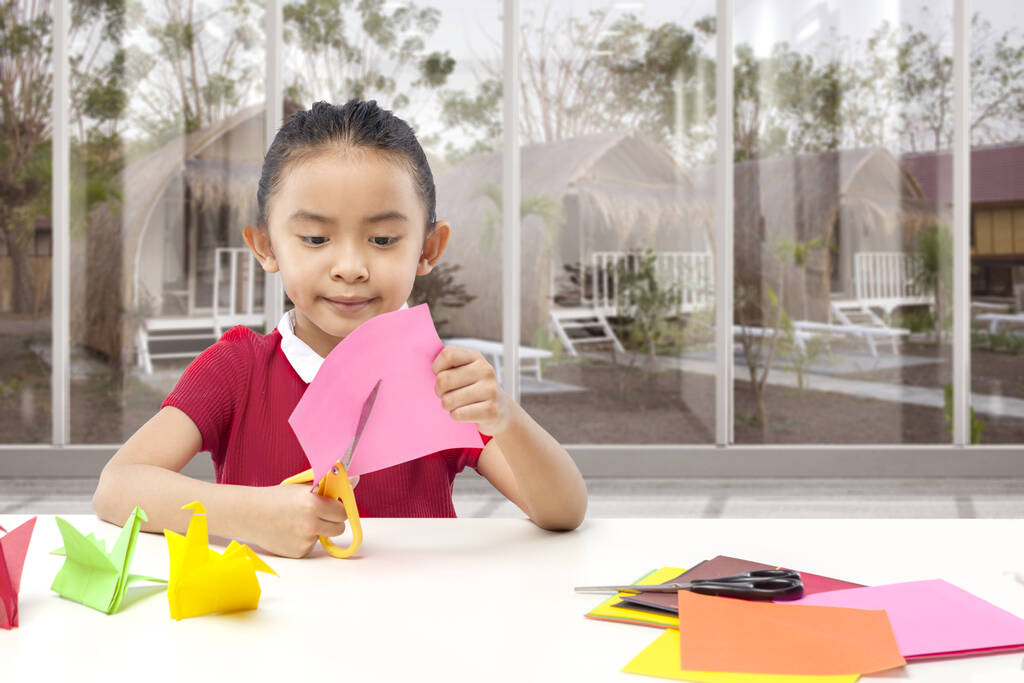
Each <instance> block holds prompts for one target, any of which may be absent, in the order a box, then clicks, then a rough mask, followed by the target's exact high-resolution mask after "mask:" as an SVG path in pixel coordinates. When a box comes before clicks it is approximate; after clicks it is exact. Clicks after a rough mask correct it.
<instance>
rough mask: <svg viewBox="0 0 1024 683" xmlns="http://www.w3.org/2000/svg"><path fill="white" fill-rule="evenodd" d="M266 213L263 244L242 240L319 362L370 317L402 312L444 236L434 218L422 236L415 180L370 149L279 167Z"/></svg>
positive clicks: (254, 235) (253, 234)
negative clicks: (274, 282)
mask: <svg viewBox="0 0 1024 683" xmlns="http://www.w3.org/2000/svg"><path fill="white" fill-rule="evenodd" d="M269 209H270V211H269V214H268V216H267V222H268V232H269V240H266V234H265V233H263V232H261V231H258V230H254V229H253V228H251V227H250V228H246V241H247V242H249V245H250V247H251V248H252V250H253V252H254V253H255V254H256V257H257V258H258V259H259V260H260V263H261V265H262V266H263V267H264V269H266V270H267V271H268V272H275V271H277V270H280V272H281V279H282V281H283V284H284V290H285V292H287V293H288V297H289V298H290V299H291V300H292V302H293V303H294V304H295V334H296V336H298V337H299V339H302V340H303V341H305V342H306V343H307V344H309V345H310V347H311V348H312V349H313V350H314V351H316V352H317V353H319V354H320V355H321V356H326V355H327V354H328V353H330V351H331V349H333V348H334V347H335V346H336V345H337V344H338V342H339V341H341V339H343V338H344V337H345V336H346V335H348V334H349V333H350V332H351V331H352V330H354V329H355V328H356V327H358V326H359V325H360V324H362V323H364V322H366V321H367V320H369V319H370V318H372V317H373V316H375V315H379V314H381V313H388V312H391V311H395V310H398V309H399V308H401V306H402V304H403V303H405V300H406V299H408V298H409V294H410V292H411V291H412V286H413V281H414V280H415V278H416V275H425V274H427V273H429V272H430V270H431V268H432V267H433V266H434V264H436V263H437V261H438V259H439V258H440V256H441V253H442V252H443V251H444V248H445V246H446V245H447V243H448V237H449V234H450V228H449V226H448V224H447V223H444V222H443V221H439V222H438V223H437V224H436V225H435V227H434V230H432V231H431V233H430V235H428V236H427V238H426V240H424V232H425V223H426V217H425V211H424V208H423V203H422V202H421V201H420V198H419V196H418V195H417V194H416V188H415V185H414V183H413V177H412V174H411V173H410V172H409V170H408V169H406V168H405V167H404V166H403V165H401V164H400V163H399V162H397V161H394V160H391V159H388V158H386V157H382V156H381V155H379V154H376V153H374V152H372V151H370V150H360V149H356V150H353V149H334V150H328V151H325V152H323V153H321V154H317V155H315V156H313V157H311V158H309V159H306V160H303V161H299V162H296V163H295V164H293V165H289V166H287V167H285V169H284V170H283V171H282V176H281V183H280V186H279V187H278V189H277V191H276V192H275V193H274V195H273V196H272V197H271V198H270V206H269ZM261 238H263V240H265V241H266V243H265V244H262V243H261Z"/></svg>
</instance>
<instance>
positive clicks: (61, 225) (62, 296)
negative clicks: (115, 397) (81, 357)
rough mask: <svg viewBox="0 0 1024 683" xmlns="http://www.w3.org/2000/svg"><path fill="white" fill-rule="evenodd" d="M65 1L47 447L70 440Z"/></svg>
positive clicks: (59, 53)
mask: <svg viewBox="0 0 1024 683" xmlns="http://www.w3.org/2000/svg"><path fill="white" fill-rule="evenodd" d="M69 13H70V9H69V7H68V0H56V2H54V4H53V53H52V55H51V59H52V60H53V92H52V103H51V124H52V131H53V169H52V173H53V175H52V177H51V186H52V188H53V190H52V197H51V202H52V206H51V222H52V233H51V234H52V238H51V239H52V240H53V250H52V252H51V253H52V258H51V270H50V278H51V287H52V294H51V300H50V311H51V313H50V320H51V325H52V328H51V333H50V335H51V339H50V343H51V356H50V357H51V358H52V359H53V363H52V367H51V370H52V374H51V376H50V392H51V399H50V400H51V404H50V405H51V416H52V420H53V445H54V446H66V445H67V444H68V442H69V441H70V439H71V428H70V419H69V413H70V405H69V404H70V396H71V367H70V365H71V322H70V303H69V300H70V298H71V288H70V262H71V261H70V258H69V253H68V252H69V249H70V247H71V244H70V242H71V196H70V186H71V171H70V167H71V164H70V143H69V140H68V133H69V125H68V99H69V92H68V69H69V67H68V28H69V26H70V21H69V19H70V17H69Z"/></svg>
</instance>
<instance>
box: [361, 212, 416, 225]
mask: <svg viewBox="0 0 1024 683" xmlns="http://www.w3.org/2000/svg"><path fill="white" fill-rule="evenodd" d="M393 219H395V220H400V221H405V222H406V223H408V222H409V218H408V217H407V216H406V215H405V214H404V213H402V212H400V211H395V210H394V209H392V210H391V211H385V212H384V213H378V214H376V215H373V216H367V217H366V218H364V219H363V223H379V222H381V221H389V220H393Z"/></svg>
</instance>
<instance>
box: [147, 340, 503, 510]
mask: <svg viewBox="0 0 1024 683" xmlns="http://www.w3.org/2000/svg"><path fill="white" fill-rule="evenodd" d="M307 386H308V385H307V384H306V383H305V382H304V381H302V378H301V377H299V375H298V374H297V373H296V372H295V370H294V368H292V365H291V363H289V362H288V359H287V358H286V357H285V355H284V352H283V351H282V350H281V333H280V332H278V331H277V330H276V329H275V330H274V331H273V332H271V333H270V334H267V335H262V334H257V333H256V332H253V331H252V330H250V329H249V328H247V327H241V326H239V327H234V328H232V329H230V330H228V331H227V332H225V333H224V336H222V337H221V338H220V341H218V342H217V343H216V344H214V345H213V346H211V347H210V348H208V349H206V350H205V351H203V352H202V353H201V354H199V356H198V357H197V358H196V359H195V360H194V361H193V362H192V363H191V364H190V365H189V366H188V368H186V370H185V372H184V374H183V375H182V376H181V378H180V379H179V380H178V383H177V385H175V387H174V390H173V391H171V393H170V394H169V395H168V396H167V398H166V399H165V400H164V402H163V405H164V406H174V407H175V408H178V409H179V410H181V411H182V412H184V413H185V414H186V415H188V416H189V417H190V418H191V419H192V421H193V422H194V423H195V425H196V427H198V428H199V433H200V434H201V435H202V438H203V450H207V451H209V452H210V454H211V455H212V457H213V464H214V468H215V470H216V473H217V482H218V483H221V484H243V485H247V486H273V485H275V484H280V483H281V481H282V480H283V479H286V478H287V477H290V476H292V475H293V474H298V473H299V472H302V471H304V470H306V469H308V468H309V461H308V460H306V456H305V454H304V453H303V452H302V447H301V446H300V445H299V441H298V439H297V438H296V437H295V433H294V432H293V431H292V428H291V426H290V425H289V424H288V416H289V415H291V413H292V411H293V410H294V409H295V406H296V404H297V403H298V402H299V398H301V396H302V394H303V392H305V390H306V387H307ZM161 407H162V406H161ZM483 439H484V443H486V442H487V441H488V440H489V437H487V436H484V437H483ZM479 457H480V449H479V448H466V449H455V450H449V451H441V452H439V453H433V454H431V455H428V456H426V457H422V458H417V459H415V460H410V461H408V462H405V463H402V464H400V465H395V466H394V467H389V468H387V469H384V470H378V471H377V472H370V473H367V474H364V475H362V476H361V477H360V478H359V484H358V485H357V486H356V501H357V503H358V505H359V514H360V515H361V516H363V517H454V516H455V507H454V505H452V486H453V482H454V481H455V475H456V474H457V473H459V472H461V471H462V469H463V468H464V467H466V466H467V465H468V466H469V467H473V468H474V469H475V468H476V465H477V460H478V459H479Z"/></svg>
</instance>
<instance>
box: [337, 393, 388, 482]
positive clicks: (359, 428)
mask: <svg viewBox="0 0 1024 683" xmlns="http://www.w3.org/2000/svg"><path fill="white" fill-rule="evenodd" d="M381 382H383V380H377V383H376V384H375V385H374V386H373V390H372V391H370V395H369V396H367V397H366V400H365V401H363V410H362V412H361V413H359V422H358V423H357V424H356V434H355V436H353V437H352V443H350V444H349V445H348V450H347V451H345V455H344V456H343V457H342V459H341V464H342V465H344V466H345V469H346V470H348V467H349V465H350V464H352V455H353V454H354V453H355V451H356V446H358V445H359V438H360V437H361V436H362V435H363V430H365V429H366V423H367V422H369V420H370V414H371V413H372V412H373V406H374V404H375V403H376V402H377V394H378V393H380V385H381Z"/></svg>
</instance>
